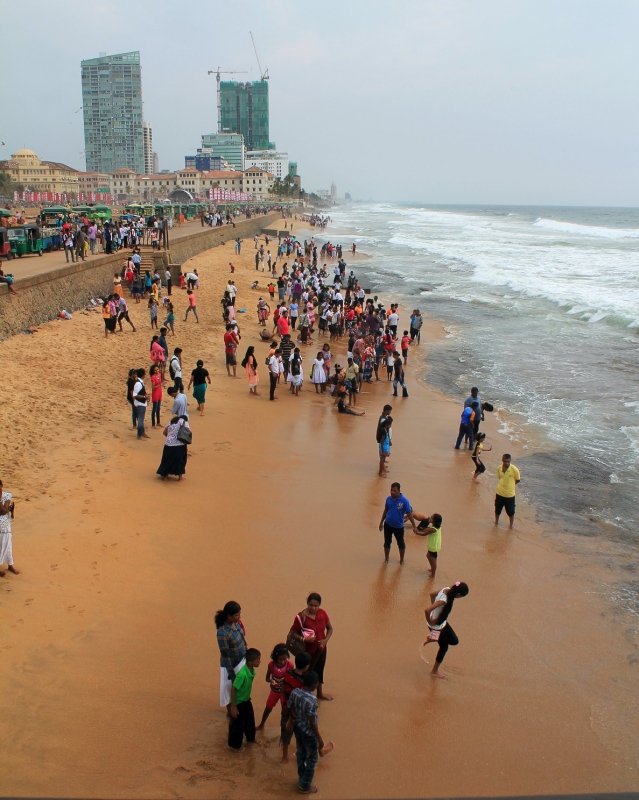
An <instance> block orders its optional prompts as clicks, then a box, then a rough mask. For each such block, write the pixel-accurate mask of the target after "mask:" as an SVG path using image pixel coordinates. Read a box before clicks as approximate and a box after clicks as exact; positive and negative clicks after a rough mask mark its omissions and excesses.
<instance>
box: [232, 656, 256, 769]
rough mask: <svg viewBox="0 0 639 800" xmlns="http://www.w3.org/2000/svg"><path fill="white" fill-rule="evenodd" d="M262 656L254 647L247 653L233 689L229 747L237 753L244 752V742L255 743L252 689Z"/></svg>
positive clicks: (234, 681)
mask: <svg viewBox="0 0 639 800" xmlns="http://www.w3.org/2000/svg"><path fill="white" fill-rule="evenodd" d="M261 657H262V654H261V653H260V651H259V650H256V649H255V648H254V647H249V649H248V650H247V651H246V656H245V658H246V664H244V666H243V667H242V669H241V670H240V671H239V672H238V673H237V675H236V676H235V679H234V680H233V685H232V687H231V719H230V721H229V738H228V746H229V749H230V750H234V751H235V752H236V753H240V752H241V751H242V741H243V739H244V737H245V736H246V741H247V742H254V741H255V713H254V711H253V703H251V689H252V687H253V680H254V678H255V670H256V669H257V668H258V667H259V665H260V659H261Z"/></svg>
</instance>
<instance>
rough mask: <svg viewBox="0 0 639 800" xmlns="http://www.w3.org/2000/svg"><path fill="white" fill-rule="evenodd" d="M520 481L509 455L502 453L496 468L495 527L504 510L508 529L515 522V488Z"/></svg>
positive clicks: (517, 471)
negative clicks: (508, 521)
mask: <svg viewBox="0 0 639 800" xmlns="http://www.w3.org/2000/svg"><path fill="white" fill-rule="evenodd" d="M520 481H521V475H520V473H519V470H518V469H517V467H516V466H515V465H514V464H511V457H510V453H504V455H503V456H502V457H501V464H500V465H499V466H498V467H497V493H496V494H495V525H499V517H500V515H501V512H502V511H503V510H504V509H506V514H507V515H508V519H509V520H510V525H509V529H510V530H512V528H513V524H514V522H515V487H516V486H517V484H518V483H519V482H520Z"/></svg>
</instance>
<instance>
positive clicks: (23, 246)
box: [7, 225, 43, 258]
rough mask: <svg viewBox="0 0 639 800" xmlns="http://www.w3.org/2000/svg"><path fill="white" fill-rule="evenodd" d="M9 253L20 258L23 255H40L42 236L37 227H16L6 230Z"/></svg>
mask: <svg viewBox="0 0 639 800" xmlns="http://www.w3.org/2000/svg"><path fill="white" fill-rule="evenodd" d="M7 234H8V237H9V243H10V245H11V252H12V254H13V255H14V256H18V258H22V256H23V255H25V253H37V254H38V255H39V256H41V255H42V249H43V248H42V235H41V233H40V228H39V227H38V226H37V225H18V226H17V227H15V228H7Z"/></svg>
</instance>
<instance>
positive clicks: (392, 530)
mask: <svg viewBox="0 0 639 800" xmlns="http://www.w3.org/2000/svg"><path fill="white" fill-rule="evenodd" d="M401 489H402V487H401V486H400V485H399V483H391V490H390V491H391V493H390V496H389V497H387V498H386V504H385V505H384V512H383V514H382V518H381V520H380V523H379V529H380V531H381V530H382V529H383V531H384V562H385V563H386V564H388V558H389V556H390V548H391V544H392V542H393V536H394V537H395V541H396V542H397V547H398V549H399V563H400V564H403V563H404V554H405V552H406V544H405V542H404V516H407V517H408V519H409V520H410V523H411V525H412V526H413V533H417V524H416V522H415V520H414V519H413V509H412V506H411V504H410V502H409V500H408V498H406V497H404V495H403V494H402V492H401Z"/></svg>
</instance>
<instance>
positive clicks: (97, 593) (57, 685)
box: [0, 225, 639, 798]
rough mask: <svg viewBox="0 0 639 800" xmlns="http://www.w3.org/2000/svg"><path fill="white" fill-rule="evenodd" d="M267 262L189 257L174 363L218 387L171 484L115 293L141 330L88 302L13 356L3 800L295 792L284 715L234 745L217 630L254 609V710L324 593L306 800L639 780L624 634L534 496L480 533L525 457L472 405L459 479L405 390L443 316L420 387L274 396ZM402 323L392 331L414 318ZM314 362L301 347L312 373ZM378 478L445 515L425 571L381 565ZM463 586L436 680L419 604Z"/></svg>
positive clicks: (436, 402) (413, 362)
mask: <svg viewBox="0 0 639 800" xmlns="http://www.w3.org/2000/svg"><path fill="white" fill-rule="evenodd" d="M280 227H283V226H282V225H280ZM294 233H296V234H297V235H298V236H300V237H302V236H303V235H304V231H303V230H299V229H297V226H296V229H295V230H294ZM326 235H327V236H328V238H331V236H330V228H329V229H328V231H327V232H326ZM343 244H344V247H345V251H346V247H347V246H348V245H349V244H350V243H349V242H347V241H344V242H343ZM254 252H255V251H254V249H253V245H252V242H251V241H245V242H244V246H243V248H242V254H241V256H239V257H236V256H235V255H234V252H233V248H232V245H231V244H227V245H224V246H220V247H218V248H216V249H214V250H211V251H208V252H206V253H203V254H201V255H199V256H196V257H195V258H193V259H191V260H190V261H189V262H188V264H187V265H185V269H186V267H187V266H188V267H189V268H197V269H198V271H199V273H200V276H201V279H202V286H201V288H200V289H198V290H197V300H198V313H199V316H200V324H199V325H196V324H195V323H194V321H193V320H192V319H190V320H189V322H188V323H186V324H185V323H183V322H182V321H181V320H182V319H183V314H184V311H185V308H186V305H187V301H186V297H185V293H184V292H180V291H179V290H174V295H175V296H176V300H177V302H176V320H177V324H176V336H175V340H173V339H171V338H170V339H169V347H170V348H171V349H172V348H173V346H177V345H179V346H180V347H182V348H183V350H184V352H183V363H184V374H185V375H189V374H190V371H191V369H193V368H194V367H195V362H196V360H197V359H199V358H201V359H203V360H204V365H205V367H206V368H207V369H208V370H209V371H210V373H211V377H212V386H211V387H209V390H208V394H207V403H206V416H205V417H204V418H200V417H199V415H197V414H196V413H195V403H194V401H193V399H192V397H191V396H190V393H188V396H189V409H190V411H191V427H192V428H193V445H192V448H191V457H190V458H189V461H188V467H187V480H186V482H185V483H183V484H178V483H177V482H175V481H168V482H164V483H163V482H161V481H160V480H159V478H158V477H157V475H156V474H155V471H156V469H157V466H158V464H159V461H160V456H161V450H162V440H163V437H162V435H161V432H160V431H159V430H154V431H152V432H151V433H150V435H151V440H150V441H143V442H139V441H137V440H136V438H135V432H134V431H132V430H131V415H130V409H129V406H128V404H127V403H126V400H125V397H126V386H125V383H126V376H127V372H128V370H129V369H130V368H132V367H139V366H144V367H145V368H148V367H149V366H150V361H149V357H148V351H149V342H150V340H151V330H150V327H149V322H148V312H147V310H146V307H145V305H139V306H136V305H134V304H130V311H131V317H132V319H133V321H134V322H135V324H136V325H137V326H138V332H137V333H135V334H134V333H132V332H131V330H130V329H127V327H125V331H124V333H123V334H118V335H117V336H116V337H112V338H110V339H109V340H107V341H105V339H104V333H103V325H102V319H101V315H100V314H99V313H97V312H96V313H90V312H79V313H76V314H74V316H73V319H72V320H70V321H55V322H51V323H48V324H46V325H41V326H40V327H39V329H38V332H37V333H36V334H34V335H32V336H17V337H14V338H12V339H9V340H7V341H5V342H2V343H0V353H1V354H2V357H3V363H4V364H5V375H4V380H3V382H2V388H1V389H0V392H1V398H2V402H1V404H0V414H1V417H2V427H3V430H4V435H3V436H2V438H1V441H0V447H1V450H0V452H1V455H2V473H1V477H2V479H3V481H4V488H5V490H7V491H10V492H12V493H13V495H14V499H15V501H16V515H15V521H14V524H13V546H14V557H15V561H16V566H18V567H19V568H20V569H21V570H22V573H21V574H20V575H19V576H14V575H8V576H7V577H5V578H3V579H0V592H1V593H2V594H1V598H2V611H3V613H2V623H1V626H2V630H1V636H0V676H1V680H2V685H3V686H4V687H5V692H4V697H5V702H4V709H3V717H4V718H3V725H2V730H1V732H0V752H1V753H2V756H1V757H0V764H1V767H2V769H1V774H2V777H1V778H0V794H3V795H11V796H54V797H55V796H69V797H115V798H126V797H136V798H144V797H166V798H171V797H184V798H200V797H202V798H205V797H216V798H253V797H274V796H275V797H287V796H290V795H291V794H292V793H293V792H294V791H295V787H296V777H297V776H296V771H295V766H294V763H293V762H291V763H290V764H288V765H285V766H282V765H281V764H280V760H279V759H280V752H279V748H278V737H279V725H278V717H279V712H278V711H276V712H274V714H273V715H272V716H271V718H270V719H269V722H268V723H267V726H266V729H265V731H264V733H262V734H261V735H260V734H258V740H257V743H256V744H255V745H252V746H247V748H246V750H245V752H243V753H242V754H239V755H237V754H234V753H230V752H229V751H228V750H227V748H226V720H225V714H224V709H220V707H219V701H218V697H219V695H218V677H219V651H218V649H217V645H216V641H215V628H214V625H213V616H214V613H215V611H216V610H217V609H219V608H221V607H222V606H223V604H224V603H225V602H226V601H227V600H230V599H233V600H237V601H238V602H239V603H241V605H242V618H243V621H244V623H245V625H246V629H247V640H248V643H249V645H250V646H253V647H258V648H259V649H260V650H261V651H262V657H263V658H262V667H261V668H260V670H259V673H258V679H256V682H255V685H254V691H253V704H254V706H255V709H256V714H259V713H261V711H262V709H263V705H264V701H265V698H266V695H267V690H268V687H267V684H266V683H265V682H264V676H265V674H266V661H267V657H268V655H269V653H270V652H271V649H272V648H273V646H274V645H275V644H276V643H278V642H281V641H284V640H285V638H286V634H287V632H288V630H289V628H290V625H291V623H292V621H293V618H294V616H295V614H296V613H297V612H299V611H300V610H301V609H302V608H303V607H304V605H305V599H306V596H307V594H308V593H309V592H312V591H315V592H319V593H320V594H321V595H322V598H323V603H322V606H323V607H324V608H325V609H326V611H327V612H328V614H329V615H330V617H331V621H332V623H333V626H334V629H335V633H334V636H333V638H332V640H331V642H330V645H329V648H328V660H327V667H326V690H327V691H328V692H330V693H331V694H333V695H334V697H335V700H334V702H332V703H321V704H320V729H321V730H322V732H323V734H324V737H325V739H327V740H328V739H332V740H333V741H334V742H335V751H334V753H332V754H330V755H329V756H328V757H327V758H326V759H324V760H322V761H321V763H320V765H319V767H318V770H317V773H316V781H315V782H316V783H317V785H318V786H319V787H320V796H322V797H326V798H343V797H347V798H360V797H374V798H377V797H380V798H381V797H416V796H440V797H441V796H464V795H485V796H488V795H492V796H494V795H502V794H535V793H539V794H541V793H550V792H553V793H558V792H562V793H576V792H594V791H598V792H603V791H607V792H613V791H637V790H639V777H638V775H637V770H638V769H639V758H638V756H639V747H638V745H637V742H639V715H638V714H637V682H636V663H637V654H636V652H635V649H634V645H633V643H632V641H631V640H630V638H629V637H627V636H626V635H625V632H626V628H625V625H624V622H623V621H622V620H620V619H618V618H617V617H616V616H615V615H614V613H613V612H612V610H611V607H610V606H609V604H608V603H606V602H602V599H601V597H600V596H598V595H596V594H594V593H593V592H592V591H591V586H590V583H589V582H588V580H585V579H584V577H583V576H584V572H583V570H581V569H579V570H577V569H576V568H575V567H576V556H575V555H574V554H569V553H564V552H562V551H561V549H560V547H558V546H557V544H556V543H553V542H552V541H551V537H550V536H549V534H550V530H549V529H548V528H544V527H541V526H539V525H538V524H537V523H536V515H535V509H534V508H533V507H531V506H528V505H526V503H525V502H523V501H521V500H518V510H517V520H516V524H515V530H514V531H513V532H508V530H507V529H506V528H507V526H506V523H505V522H502V524H501V527H499V528H495V526H494V525H493V512H492V501H493V497H494V490H495V482H496V481H495V477H494V471H495V470H496V468H497V466H498V464H499V459H500V455H501V453H502V452H504V451H506V450H510V451H511V452H512V453H513V461H514V463H515V464H516V463H517V456H518V452H517V451H516V449H514V448H513V446H511V445H510V443H509V441H508V439H507V438H506V437H504V436H502V435H500V434H499V433H498V427H499V426H498V423H497V421H495V420H494V419H492V418H490V417H489V416H488V415H487V417H488V418H487V420H486V422H485V424H484V425H483V428H482V429H483V430H484V431H486V432H487V433H488V441H489V442H490V443H491V444H492V446H493V451H492V452H491V453H488V454H487V455H486V458H485V461H486V464H487V466H488V472H487V473H486V474H485V475H484V476H483V478H482V482H481V484H480V485H475V484H473V483H471V480H470V477H471V473H472V468H473V465H472V462H471V460H470V456H469V455H468V454H467V453H466V452H465V451H462V452H455V451H454V450H453V443H454V439H455V436H456V432H457V428H458V423H459V414H460V407H459V406H458V404H457V403H455V402H453V401H452V400H450V399H449V398H448V397H446V396H445V395H443V394H441V393H439V392H438V391H436V390H434V389H432V388H430V387H429V386H427V385H426V384H425V383H423V382H421V381H418V380H417V378H416V376H415V373H416V372H420V373H421V372H422V371H423V369H424V359H425V358H426V359H427V357H428V343H429V341H433V340H434V339H435V338H438V337H441V336H443V335H444V334H443V331H442V329H441V326H440V325H439V324H437V323H435V322H433V321H427V323H426V325H425V327H424V330H423V333H422V345H421V347H420V348H412V349H411V352H410V358H409V363H408V370H407V380H408V387H409V392H410V397H409V398H407V399H404V398H401V397H400V398H390V397H389V396H390V394H391V392H392V390H391V388H390V384H387V383H386V382H380V383H377V384H374V385H370V386H369V385H366V384H365V385H364V389H363V392H362V394H361V395H360V397H359V403H358V407H359V408H361V409H365V410H366V416H365V417H363V418H355V417H349V416H344V415H338V414H337V412H336V410H335V408H334V407H333V404H332V400H331V399H330V398H329V397H328V395H327V396H319V395H316V394H315V390H314V387H313V386H312V385H311V384H310V381H308V379H307V381H306V382H305V385H304V387H303V390H302V392H301V393H300V396H299V397H293V396H291V395H290V394H289V392H288V388H287V387H285V386H281V387H280V388H279V389H278V396H279V400H278V402H277V403H269V402H268V376H267V374H266V367H265V366H264V357H265V356H266V353H267V350H268V347H267V345H265V344H263V343H262V342H261V341H260V339H259V328H258V323H257V314H256V302H257V298H258V297H259V296H260V293H259V292H258V291H255V290H253V291H252V290H251V289H250V284H251V282H252V281H253V280H254V279H255V276H256V273H255V269H254V262H253V258H254ZM345 260H346V262H347V264H348V268H347V269H348V270H350V269H351V268H353V269H354V270H355V271H357V262H356V261H352V260H351V259H350V258H349V254H348V253H346V252H345ZM229 261H233V263H234V264H235V266H236V272H235V275H234V276H233V277H234V279H235V282H236V284H237V286H238V289H239V293H238V300H237V302H236V308H238V309H241V308H246V313H245V314H240V315H239V321H240V325H241V333H242V341H241V345H240V348H239V351H238V356H240V358H239V359H238V361H239V360H241V357H243V355H244V351H245V349H246V346H248V345H249V344H253V345H255V347H256V354H257V356H258V364H259V367H260V370H259V371H260V384H259V391H260V392H261V396H260V397H257V398H255V397H250V396H249V392H248V386H247V382H246V379H245V376H244V373H243V370H241V368H240V367H239V366H238V377H239V378H240V379H238V380H233V379H232V378H229V377H227V375H226V369H225V366H224V354H223V344H222V334H223V322H222V315H221V309H220V303H219V301H220V298H221V296H222V293H223V289H224V286H225V284H226V281H227V279H228V277H229V276H230V273H229V269H228V262H229ZM351 263H352V264H353V266H352V267H351ZM330 266H331V265H330V264H329V268H330ZM257 277H258V279H259V280H260V283H261V284H262V285H265V284H266V282H267V281H266V278H265V274H263V273H261V272H260V273H259V274H258V275H257ZM383 299H384V301H385V304H386V305H387V306H388V305H389V303H390V302H391V301H392V300H393V298H392V297H386V296H385V297H383ZM274 305H275V303H273V302H271V307H274ZM401 319H402V322H401V323H400V328H401V327H402V325H403V324H404V323H405V322H406V320H407V312H406V311H403V312H402V317H401ZM317 341H318V339H317V338H315V342H317ZM319 341H322V340H321V339H320V340H319ZM174 342H175V345H174ZM345 344H346V343H345V342H343V343H340V345H339V347H338V348H336V349H335V350H334V353H335V354H336V355H337V356H338V357H339V358H340V359H341V358H343V357H344V354H345V349H346V348H345ZM316 349H319V348H314V347H313V346H310V347H308V348H307V349H306V353H305V354H304V355H305V366H306V367H307V370H306V371H307V372H308V368H309V367H310V363H312V358H313V357H314V355H315V352H316ZM340 363H344V362H343V361H340ZM380 372H381V371H380ZM392 401H394V402H393V406H394V408H393V417H394V420H395V422H394V425H393V455H392V458H391V460H390V473H389V478H388V479H380V478H378V477H377V466H378V460H377V445H376V442H375V424H376V420H377V417H378V415H379V414H380V413H381V409H382V406H383V405H384V403H386V402H392ZM168 418H169V414H168V398H167V396H166V394H165V399H164V402H163V421H166V420H168ZM147 419H148V415H147ZM525 478H526V476H525V473H524V474H523V475H522V479H523V480H524V481H525ZM391 480H398V481H400V482H401V484H402V491H403V493H404V494H405V495H406V496H407V497H408V498H409V499H410V500H411V502H412V504H413V506H414V507H415V509H417V510H418V511H422V512H425V513H432V512H438V513H441V514H442V516H443V518H444V526H443V547H442V551H441V554H440V558H439V568H438V573H437V576H436V579H435V581H434V582H432V581H430V580H429V578H428V576H427V568H428V564H427V561H426V542H425V541H424V540H423V539H421V538H418V537H415V536H414V535H413V534H412V533H410V532H407V534H406V537H407V543H408V545H407V555H406V565H405V566H404V567H403V568H402V567H399V565H398V563H397V551H396V550H395V549H394V550H393V551H392V552H391V562H390V564H389V565H387V566H386V565H384V564H383V563H382V560H383V553H382V535H381V534H380V533H379V532H378V529H377V526H378V523H379V518H380V515H381V511H382V507H383V503H384V499H385V498H386V496H387V494H388V490H389V486H390V481H391ZM588 546H589V545H588V543H586V542H584V549H583V553H582V554H581V556H580V557H581V558H587V548H588ZM593 546H594V545H593ZM601 569H602V567H599V566H595V567H593V570H601ZM455 580H464V581H466V582H467V583H468V585H469V587H470V594H469V596H468V597H467V598H465V599H463V600H459V601H458V602H457V603H456V604H455V608H454V622H453V624H454V627H455V630H456V632H457V634H458V636H459V638H460V644H459V646H458V647H455V648H451V650H450V652H449V654H448V655H447V658H446V661H445V662H444V667H443V672H445V673H446V675H447V679H446V680H434V679H432V678H431V677H430V676H429V674H428V673H429V669H430V667H431V666H432V661H433V659H434V656H435V652H434V650H433V651H432V652H429V651H428V649H427V650H426V652H425V653H422V649H421V647H420V645H421V643H422V642H423V641H424V638H425V635H426V632H427V630H426V626H425V624H424V616H423V610H424V608H425V607H426V606H427V605H428V604H429V598H428V593H429V591H432V590H433V589H435V588H441V587H442V586H447V585H449V584H450V582H451V581H455ZM422 655H423V656H424V657H422ZM424 658H426V659H428V661H430V662H431V664H427V663H425V661H424Z"/></svg>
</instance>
